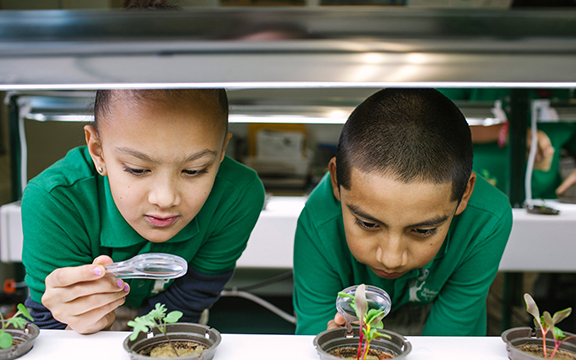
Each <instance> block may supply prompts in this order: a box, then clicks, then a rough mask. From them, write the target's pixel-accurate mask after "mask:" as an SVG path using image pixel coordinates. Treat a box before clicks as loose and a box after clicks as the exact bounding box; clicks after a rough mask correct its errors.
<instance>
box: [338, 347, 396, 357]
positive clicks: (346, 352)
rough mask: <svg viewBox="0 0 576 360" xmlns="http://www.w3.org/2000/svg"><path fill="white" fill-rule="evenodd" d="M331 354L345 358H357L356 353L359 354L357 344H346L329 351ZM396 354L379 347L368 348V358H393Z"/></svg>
mask: <svg viewBox="0 0 576 360" xmlns="http://www.w3.org/2000/svg"><path fill="white" fill-rule="evenodd" d="M329 354H330V355H334V356H336V357H339V358H343V359H353V360H356V355H357V354H358V347H357V346H344V347H341V348H338V349H334V350H332V351H330V352H329ZM394 357H395V356H394V354H392V353H391V352H386V351H384V350H379V349H370V350H368V356H367V357H366V359H367V360H385V359H393V358H394Z"/></svg>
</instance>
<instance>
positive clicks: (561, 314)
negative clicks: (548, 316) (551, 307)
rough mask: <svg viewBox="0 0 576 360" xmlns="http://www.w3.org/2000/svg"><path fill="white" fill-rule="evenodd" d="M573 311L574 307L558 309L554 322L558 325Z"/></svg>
mask: <svg viewBox="0 0 576 360" xmlns="http://www.w3.org/2000/svg"><path fill="white" fill-rule="evenodd" d="M571 313H572V308H566V309H564V310H560V311H556V312H555V313H554V316H553V318H552V319H553V320H554V324H556V325H558V323H559V322H560V321H562V320H564V319H566V318H567V317H568V316H570V314H571Z"/></svg>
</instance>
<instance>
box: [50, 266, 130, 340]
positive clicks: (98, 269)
mask: <svg viewBox="0 0 576 360" xmlns="http://www.w3.org/2000/svg"><path fill="white" fill-rule="evenodd" d="M111 262H112V259H111V258H110V257H108V256H99V257H97V258H96V259H94V262H93V263H92V264H91V265H84V266H77V267H68V268H60V269H56V270H54V271H53V272H52V273H51V274H50V275H48V276H47V277H46V291H45V292H44V296H42V304H43V305H44V306H46V308H48V309H49V310H50V312H51V313H52V316H53V317H54V319H56V320H58V321H60V322H61V323H64V324H67V325H68V327H67V329H68V328H70V329H73V330H75V331H76V332H78V333H80V334H91V333H95V332H97V331H100V330H102V329H105V328H108V327H110V326H111V325H112V323H113V322H114V320H115V319H116V315H115V313H114V310H115V309H116V308H117V307H119V306H120V305H122V304H124V301H125V298H124V297H125V296H126V295H127V294H128V292H129V290H130V289H129V287H128V284H126V283H124V282H123V281H122V280H116V279H114V278H105V277H103V276H104V275H105V272H106V271H105V269H104V267H103V266H102V265H103V264H108V263H111Z"/></svg>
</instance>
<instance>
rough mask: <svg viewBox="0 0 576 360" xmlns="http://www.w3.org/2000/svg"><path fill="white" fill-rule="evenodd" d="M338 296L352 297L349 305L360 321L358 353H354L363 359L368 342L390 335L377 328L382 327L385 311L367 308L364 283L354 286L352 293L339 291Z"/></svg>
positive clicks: (358, 359)
mask: <svg viewBox="0 0 576 360" xmlns="http://www.w3.org/2000/svg"><path fill="white" fill-rule="evenodd" d="M338 295H339V296H341V297H347V298H352V302H351V303H350V306H351V307H352V309H354V311H355V312H356V316H357V317H358V320H359V321H360V324H359V326H360V329H361V331H360V340H359V341H358V353H357V354H356V359H357V360H365V359H366V356H367V355H368V350H369V349H370V342H371V341H372V340H374V339H378V338H380V337H383V336H384V337H387V338H390V336H388V335H386V334H382V333H381V332H379V331H378V330H379V329H383V328H384V325H383V324H382V319H383V318H384V316H386V312H385V311H383V310H378V309H368V301H367V300H366V285H364V284H360V285H358V287H357V288H356V292H355V293H354V295H350V294H347V293H345V292H342V291H341V292H339V293H338Z"/></svg>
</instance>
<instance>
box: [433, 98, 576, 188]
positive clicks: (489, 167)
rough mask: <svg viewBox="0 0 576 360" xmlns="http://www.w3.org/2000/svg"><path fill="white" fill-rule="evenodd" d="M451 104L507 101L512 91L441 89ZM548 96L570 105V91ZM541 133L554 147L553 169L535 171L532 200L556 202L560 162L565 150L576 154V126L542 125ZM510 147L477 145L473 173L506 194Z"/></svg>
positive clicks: (486, 144)
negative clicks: (463, 101)
mask: <svg viewBox="0 0 576 360" xmlns="http://www.w3.org/2000/svg"><path fill="white" fill-rule="evenodd" d="M438 90H439V91H440V92H442V93H443V94H444V95H445V96H447V97H449V98H450V99H451V100H455V101H457V100H468V101H495V100H497V99H501V100H503V102H504V103H506V101H507V97H508V96H509V90H508V89H503V88H480V89H476V88H468V89H463V88H450V89H438ZM547 92H549V93H548V94H547V96H549V97H550V99H551V100H554V101H568V100H569V99H570V96H571V94H570V91H569V90H566V89H554V90H553V91H547ZM542 95H546V94H543V93H541V92H539V91H530V93H529V96H530V98H531V99H538V98H540V97H541V96H542ZM537 128H538V130H541V131H543V132H544V133H545V134H546V135H547V136H548V138H549V139H550V143H551V144H552V147H553V148H554V149H555V152H554V155H553V157H552V163H551V165H550V169H549V170H547V171H542V170H534V171H533V172H532V179H531V181H532V198H533V199H556V198H557V197H558V196H557V195H556V189H557V188H558V186H560V184H561V183H562V180H563V179H562V174H561V173H560V160H561V157H562V156H561V155H562V150H563V149H564V150H567V151H568V153H569V154H571V155H572V154H575V153H576V124H574V123H571V122H570V123H562V122H539V123H538V125H537ZM508 152H509V148H508V145H506V146H504V147H499V146H498V143H497V142H495V141H494V142H490V143H482V144H474V171H475V172H476V173H477V174H478V175H480V176H483V177H485V178H487V179H489V180H490V181H491V182H492V183H493V184H494V185H495V186H496V187H497V188H498V189H500V190H501V191H503V192H504V193H506V192H507V191H508V187H509V180H508V179H510V166H509V159H508V157H509V154H508Z"/></svg>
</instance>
